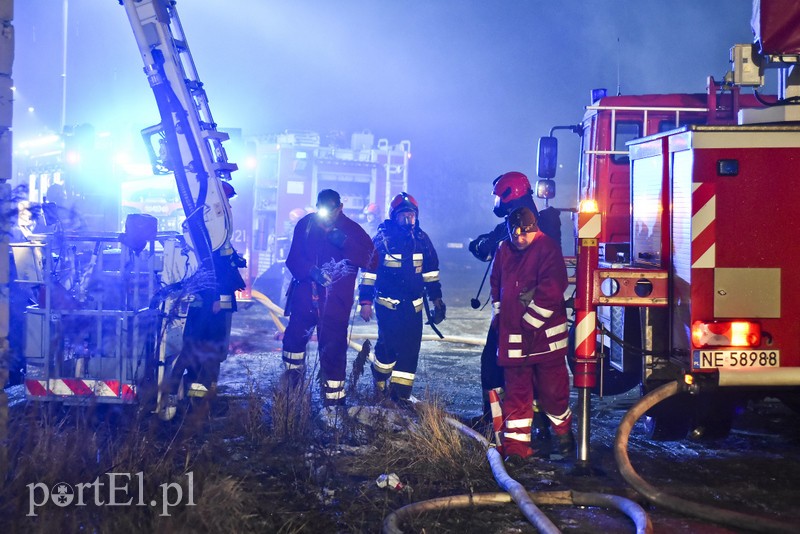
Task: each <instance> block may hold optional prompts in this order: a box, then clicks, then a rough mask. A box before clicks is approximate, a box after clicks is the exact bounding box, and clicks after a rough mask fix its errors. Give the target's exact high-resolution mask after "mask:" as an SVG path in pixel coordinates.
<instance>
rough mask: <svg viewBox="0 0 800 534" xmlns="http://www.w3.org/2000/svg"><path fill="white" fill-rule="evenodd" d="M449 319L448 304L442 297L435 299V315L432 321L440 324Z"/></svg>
mask: <svg viewBox="0 0 800 534" xmlns="http://www.w3.org/2000/svg"><path fill="white" fill-rule="evenodd" d="M445 319H447V306H445V305H444V302H443V301H442V299H436V300H434V301H433V317H432V318H431V322H432V323H433V324H439V323H441V322H442V321H444V320H445Z"/></svg>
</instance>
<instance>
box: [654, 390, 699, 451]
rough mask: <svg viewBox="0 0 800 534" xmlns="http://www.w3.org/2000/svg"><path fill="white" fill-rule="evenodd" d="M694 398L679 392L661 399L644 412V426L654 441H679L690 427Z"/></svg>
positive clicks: (684, 436)
mask: <svg viewBox="0 0 800 534" xmlns="http://www.w3.org/2000/svg"><path fill="white" fill-rule="evenodd" d="M693 401H694V399H693V398H692V397H691V396H690V395H689V394H688V393H681V394H679V395H676V396H674V397H670V398H668V399H665V400H663V401H662V402H660V403H658V404H657V405H655V406H653V407H652V408H651V409H650V410H648V412H647V414H645V418H644V428H645V433H646V434H647V437H648V438H649V439H652V440H654V441H680V440H682V439H685V438H686V436H687V434H688V433H689V431H690V430H691V429H692V421H693V419H694V417H693V413H694V410H693V409H692V408H693V404H694V402H693Z"/></svg>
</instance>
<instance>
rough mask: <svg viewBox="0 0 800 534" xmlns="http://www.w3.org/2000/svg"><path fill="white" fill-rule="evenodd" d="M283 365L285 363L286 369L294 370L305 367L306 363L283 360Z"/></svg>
mask: <svg viewBox="0 0 800 534" xmlns="http://www.w3.org/2000/svg"><path fill="white" fill-rule="evenodd" d="M283 365H285V366H286V369H287V370H289V371H291V370H294V369H302V368H304V367H305V365H304V364H302V363H289V362H283Z"/></svg>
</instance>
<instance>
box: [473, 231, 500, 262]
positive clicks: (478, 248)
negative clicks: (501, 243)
mask: <svg viewBox="0 0 800 534" xmlns="http://www.w3.org/2000/svg"><path fill="white" fill-rule="evenodd" d="M496 245H497V243H495V242H494V241H493V240H492V239H490V238H489V234H483V235H480V236H478V237H477V238H476V239H474V240H473V241H470V243H469V247H468V248H469V251H470V252H471V253H472V255H473V256H475V257H476V258H478V259H479V260H481V261H489V260H491V259H492V254H493V253H494V249H495V246H496Z"/></svg>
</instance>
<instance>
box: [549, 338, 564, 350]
mask: <svg viewBox="0 0 800 534" xmlns="http://www.w3.org/2000/svg"><path fill="white" fill-rule="evenodd" d="M566 346H567V338H564V339H562V340H561V341H556V342H555V343H550V350H553V351H556V350H558V349H563V348H564V347H566Z"/></svg>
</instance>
